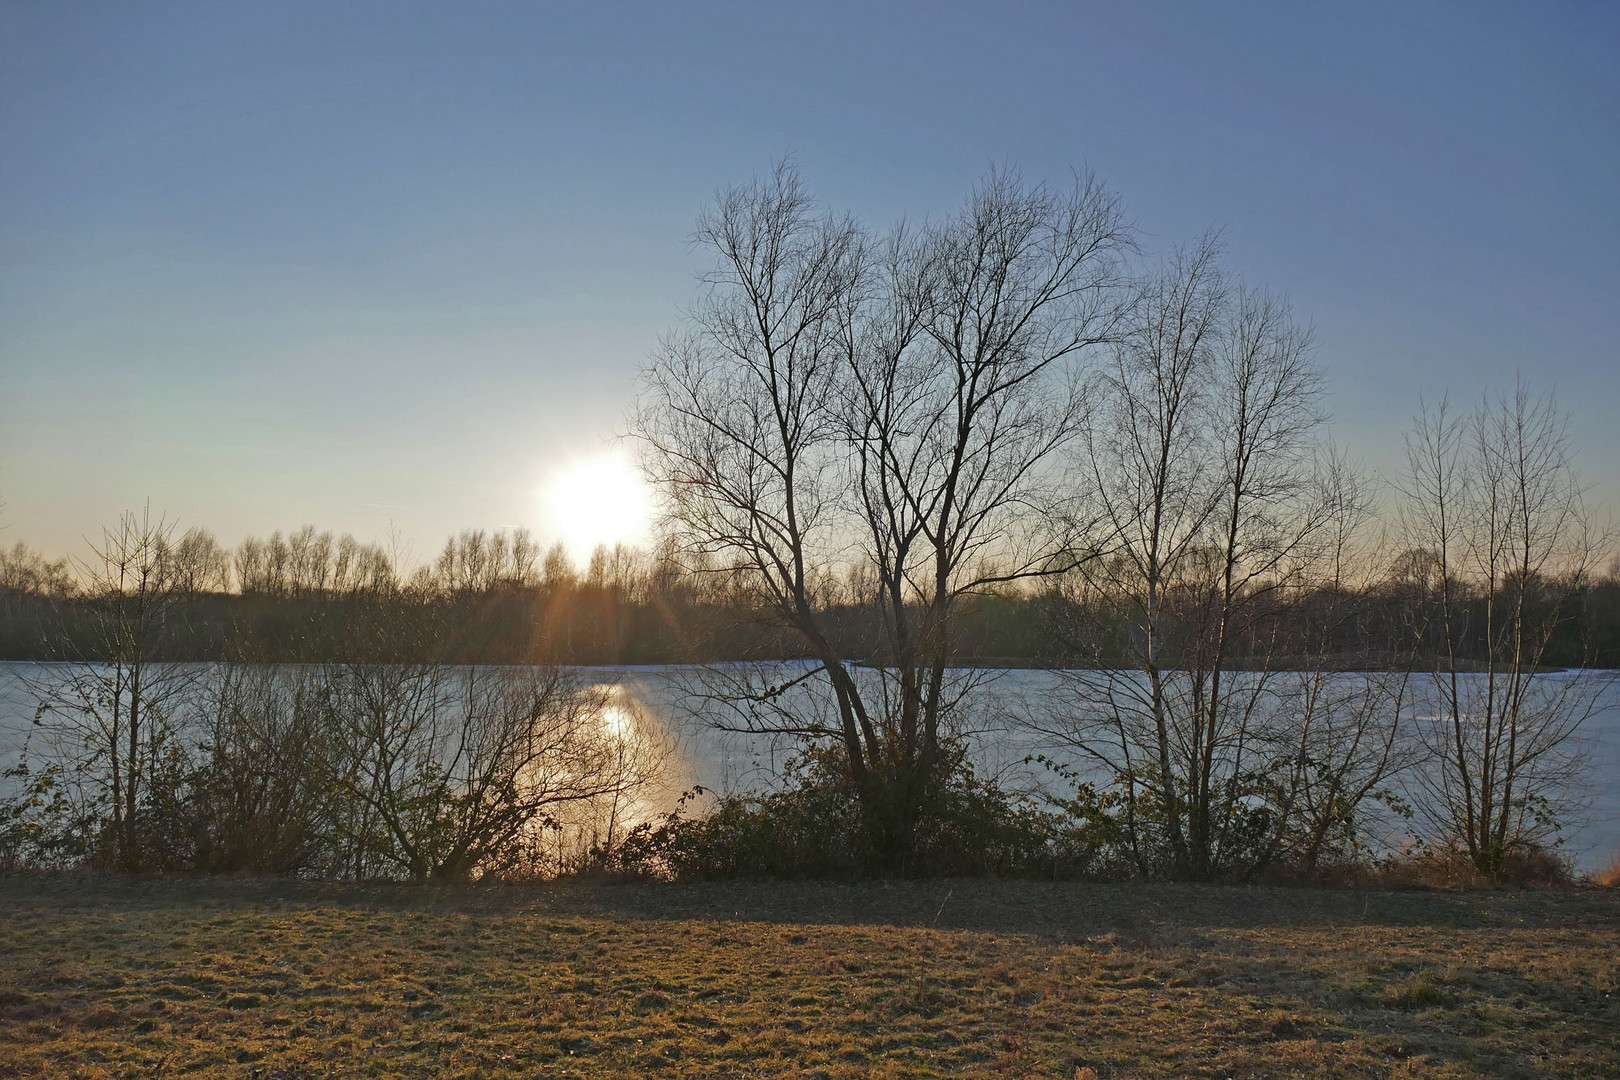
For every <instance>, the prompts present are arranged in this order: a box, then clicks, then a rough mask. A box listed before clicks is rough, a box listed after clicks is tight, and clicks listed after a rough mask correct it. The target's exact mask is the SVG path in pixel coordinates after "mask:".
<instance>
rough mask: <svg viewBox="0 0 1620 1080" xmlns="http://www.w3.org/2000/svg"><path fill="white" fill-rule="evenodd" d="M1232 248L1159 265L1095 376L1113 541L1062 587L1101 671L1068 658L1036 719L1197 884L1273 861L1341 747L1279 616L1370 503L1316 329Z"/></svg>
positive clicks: (1097, 460) (1140, 847)
mask: <svg viewBox="0 0 1620 1080" xmlns="http://www.w3.org/2000/svg"><path fill="white" fill-rule="evenodd" d="M1218 255H1219V252H1218V246H1217V244H1216V242H1215V240H1214V238H1212V237H1207V238H1205V239H1204V240H1203V241H1202V242H1200V243H1199V244H1198V245H1196V246H1194V247H1193V248H1191V249H1188V250H1185V251H1182V252H1179V253H1177V254H1176V255H1175V256H1174V257H1172V259H1171V260H1170V261H1169V263H1168V264H1167V266H1166V267H1165V268H1164V270H1163V271H1162V272H1161V273H1159V274H1157V275H1155V276H1154V277H1152V278H1150V279H1149V280H1148V281H1147V283H1146V284H1145V285H1144V288H1143V292H1142V297H1141V302H1140V304H1139V305H1138V307H1137V309H1136V311H1135V313H1134V316H1133V322H1132V328H1131V332H1130V333H1129V335H1128V336H1127V337H1126V338H1125V339H1124V340H1123V341H1122V342H1121V343H1120V344H1119V345H1118V347H1117V348H1116V349H1115V351H1114V356H1113V359H1112V362H1111V363H1109V364H1108V365H1106V366H1105V367H1104V368H1103V369H1102V370H1101V371H1100V372H1099V373H1098V374H1097V376H1096V377H1095V378H1094V380H1093V381H1092V383H1091V385H1090V386H1089V387H1088V409H1089V412H1088V416H1087V422H1086V423H1085V424H1084V425H1083V427H1082V431H1083V432H1084V445H1083V449H1082V452H1081V454H1080V464H1081V475H1082V477H1083V480H1082V486H1081V503H1082V504H1083V505H1084V506H1086V507H1087V508H1088V509H1092V510H1094V511H1095V512H1096V513H1098V514H1099V515H1100V519H1101V526H1100V528H1099V531H1098V533H1097V535H1096V538H1095V539H1094V541H1093V546H1094V547H1095V548H1096V549H1098V550H1101V551H1103V552H1105V553H1106V554H1105V555H1104V557H1101V558H1097V559H1094V560H1090V561H1088V562H1084V563H1081V564H1079V566H1078V569H1077V570H1076V571H1075V572H1074V573H1073V574H1071V575H1069V577H1068V578H1067V579H1066V580H1065V581H1064V582H1063V583H1062V585H1061V587H1060V588H1059V590H1058V592H1057V596H1056V599H1057V600H1058V605H1057V607H1058V611H1059V614H1060V616H1061V617H1062V619H1063V620H1064V621H1065V622H1066V624H1067V627H1068V635H1069V637H1070V639H1071V641H1072V642H1073V643H1074V644H1075V645H1077V646H1078V647H1080V648H1082V649H1085V650H1087V651H1089V652H1090V653H1091V654H1092V655H1093V657H1094V658H1095V659H1096V660H1097V661H1098V667H1097V668H1096V669H1094V670H1085V671H1077V672H1073V673H1071V674H1070V676H1069V681H1068V692H1067V694H1066V695H1065V696H1066V699H1067V704H1066V705H1065V706H1063V707H1061V708H1060V710H1059V711H1058V713H1057V714H1056V716H1055V717H1054V718H1053V719H1050V720H1044V721H1039V722H1038V726H1039V727H1041V728H1042V730H1044V731H1045V732H1046V733H1047V734H1048V735H1050V736H1052V737H1054V738H1056V739H1057V740H1058V741H1059V743H1060V744H1062V745H1065V746H1067V747H1069V748H1070V749H1073V750H1078V751H1079V752H1080V753H1081V754H1082V755H1084V756H1085V757H1087V758H1089V759H1090V760H1091V761H1093V762H1094V763H1095V764H1096V765H1097V766H1098V767H1099V768H1101V769H1102V771H1103V773H1104V775H1105V776H1106V778H1107V781H1108V784H1109V786H1110V788H1111V789H1112V791H1113V794H1112V795H1111V796H1110V798H1109V799H1108V800H1107V801H1108V804H1109V806H1110V807H1111V808H1112V819H1113V821H1114V824H1115V826H1116V828H1117V829H1118V832H1119V842H1120V844H1121V846H1122V847H1123V848H1124V849H1125V850H1126V851H1127V852H1128V853H1129V858H1130V859H1131V861H1133V862H1134V863H1135V864H1136V867H1137V870H1138V871H1139V872H1140V873H1143V874H1168V875H1171V876H1176V877H1187V878H1196V879H1204V878H1211V877H1224V876H1232V875H1239V876H1242V875H1249V874H1253V873H1257V872H1258V871H1259V870H1260V869H1261V868H1263V866H1264V865H1265V864H1266V863H1267V862H1269V861H1270V860H1272V859H1273V858H1275V857H1276V855H1277V854H1278V853H1279V852H1280V851H1281V850H1282V848H1283V846H1284V833H1283V829H1284V826H1285V823H1287V822H1288V820H1289V818H1290V816H1291V815H1292V814H1293V813H1294V812H1296V811H1297V810H1298V809H1299V804H1298V802H1297V800H1298V798H1299V797H1300V796H1301V794H1302V793H1304V792H1305V791H1306V790H1307V789H1304V788H1302V787H1301V786H1300V785H1301V784H1302V783H1303V781H1304V780H1305V779H1306V777H1307V776H1308V775H1309V774H1310V770H1306V769H1305V762H1306V761H1307V760H1314V761H1316V762H1317V764H1318V766H1320V765H1322V764H1324V763H1325V762H1326V760H1327V759H1325V758H1324V757H1323V756H1322V754H1321V752H1320V748H1319V747H1317V748H1316V749H1315V750H1313V746H1314V745H1315V744H1316V742H1317V739H1318V737H1319V736H1321V735H1324V734H1326V731H1325V726H1326V724H1325V720H1322V719H1320V718H1319V714H1320V711H1321V710H1322V708H1323V707H1324V706H1326V705H1327V704H1328V702H1329V701H1330V699H1331V698H1332V697H1334V696H1335V695H1333V694H1329V693H1328V692H1327V686H1326V684H1325V683H1324V682H1323V681H1322V680H1321V678H1320V676H1318V678H1317V679H1316V680H1315V681H1314V682H1313V681H1311V680H1306V681H1304V682H1303V683H1302V682H1301V679H1300V676H1299V675H1298V674H1296V673H1288V674H1283V673H1282V672H1281V670H1280V669H1281V668H1283V667H1288V666H1295V665H1297V663H1298V661H1299V659H1300V657H1299V656H1298V655H1294V656H1289V655H1287V654H1288V653H1289V651H1290V650H1292V651H1293V652H1295V653H1296V654H1297V653H1298V651H1299V650H1300V649H1301V648H1302V646H1303V644H1304V643H1303V642H1301V641H1299V640H1298V639H1297V637H1296V636H1293V635H1292V631H1291V627H1290V625H1289V622H1288V620H1287V619H1286V618H1285V617H1284V614H1285V612H1286V610H1287V607H1288V604H1289V601H1290V598H1291V597H1296V596H1299V595H1302V594H1303V593H1305V592H1307V591H1308V590H1310V589H1312V588H1315V587H1318V586H1319V585H1320V584H1321V575H1322V573H1323V572H1324V570H1325V569H1330V568H1331V567H1332V566H1333V565H1334V564H1335V558H1336V552H1337V551H1338V550H1339V545H1340V540H1339V538H1340V537H1342V535H1343V533H1344V530H1345V529H1347V528H1351V527H1353V523H1354V521H1355V519H1356V518H1358V517H1359V516H1361V515H1362V514H1363V509H1362V507H1361V506H1360V504H1359V499H1358V498H1357V497H1356V496H1355V495H1353V494H1351V493H1349V492H1348V491H1347V489H1346V486H1345V485H1346V483H1347V478H1346V475H1345V466H1344V465H1343V463H1342V462H1341V461H1337V460H1334V459H1331V458H1324V457H1323V455H1322V454H1320V453H1319V452H1318V446H1317V444H1316V433H1317V431H1318V430H1319V428H1320V426H1321V423H1322V419H1323V418H1322V415H1321V413H1320V411H1319V409H1318V401H1319V398H1320V376H1319V374H1318V372H1317V369H1316V367H1315V365H1314V363H1313V361H1312V348H1311V341H1310V335H1309V333H1308V331H1306V330H1303V329H1302V328H1300V327H1299V326H1298V325H1297V324H1296V323H1295V322H1294V320H1293V318H1292V315H1291V313H1290V311H1289V309H1288V306H1287V305H1286V304H1285V303H1284V302H1282V301H1280V300H1278V299H1276V298H1274V297H1271V296H1268V295H1266V294H1264V293H1262V292H1258V291H1254V290H1250V289H1245V288H1243V287H1242V286H1241V285H1240V284H1238V283H1237V282H1235V281H1234V280H1233V279H1232V278H1231V277H1230V276H1229V275H1228V274H1227V273H1226V272H1224V271H1223V270H1222V269H1221V267H1220V265H1219V258H1218ZM1340 711H1342V710H1339V709H1335V710H1334V712H1335V713H1336V714H1337V713H1339V712H1340ZM1334 741H1335V742H1336V741H1337V740H1336V739H1335V740H1334ZM1358 760H1359V758H1358ZM1344 764H1345V763H1343V762H1340V763H1338V765H1336V766H1333V767H1331V768H1330V770H1329V771H1330V772H1332V773H1335V774H1340V775H1341V778H1342V774H1343V772H1344V769H1343V766H1344ZM1373 772H1374V774H1375V776H1377V777H1378V778H1380V779H1381V777H1382V774H1383V770H1382V769H1374V770H1373ZM1318 775H1319V776H1320V774H1318ZM1375 782H1376V781H1375ZM1368 789H1369V788H1368V785H1367V784H1365V783H1362V784H1360V785H1358V788H1357V790H1358V791H1359V792H1361V793H1363V794H1364V793H1365V790H1368ZM1319 794H1324V795H1325V793H1320V792H1319ZM1340 797H1342V792H1341V793H1340V794H1339V795H1334V796H1333V798H1336V799H1337V798H1340Z"/></svg>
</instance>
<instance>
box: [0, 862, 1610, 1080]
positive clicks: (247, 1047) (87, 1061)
mask: <svg viewBox="0 0 1620 1080" xmlns="http://www.w3.org/2000/svg"><path fill="white" fill-rule="evenodd" d="M0 910H3V911H4V912H5V913H6V914H5V917H4V918H0V958H3V962H0V1075H5V1076H13V1077H54V1076H82V1077H113V1076H156V1075H170V1074H173V1075H180V1074H184V1073H196V1074H206V1075H210V1076H241V1077H258V1078H262V1080H270V1078H277V1080H303V1078H310V1080H313V1078H316V1077H327V1076H355V1075H365V1076H378V1077H446V1078H450V1077H469V1078H470V1077H499V1076H514V1077H516V1076H559V1077H560V1076H591V1077H641V1076H650V1075H659V1076H689V1077H717V1076H720V1077H724V1076H732V1077H742V1076H748V1077H812V1076H814V1077H851V1078H853V1077H873V1076H877V1077H902V1076H945V1075H950V1076H968V1077H1003V1076H1040V1077H1061V1078H1063V1080H1070V1078H1072V1077H1075V1076H1077V1075H1078V1076H1089V1075H1093V1074H1094V1075H1096V1076H1098V1077H1226V1076H1270V1077H1282V1076H1326V1077H1352V1076H1354V1077H1364V1076H1385V1077H1395V1076H1425V1077H1456V1078H1462V1077H1531V1076H1535V1077H1596V1076H1609V1075H1614V1069H1615V1066H1616V1063H1620V981H1617V978H1620V976H1617V974H1616V973H1617V972H1620V890H1615V889H1595V888H1582V889H1574V890H1556V891H1529V892H1499V891H1480V892H1463V893H1441V892H1426V891H1425V892H1381V891H1377V892H1356V891H1325V890H1310V889H1276V888H1255V889H1248V888H1221V887H1198V886H1161V885H1143V884H1129V885H1117V886H1111V885H1089V884H1061V883H1039V882H1028V881H1020V882H996V881H929V882H878V883H868V884H856V885H837V884H802V883H801V884H788V883H730V884H714V885H690V886H672V885H651V884H635V883H630V884H607V883H596V884H590V883H569V884H555V885H545V886H522V887H511V886H509V887H470V888H464V889H459V890H445V889H431V888H421V887H415V888H413V887H409V886H398V885H387V886H384V885H315V884H300V883H295V882H285V881H282V882H270V881H256V880H244V879H219V878H215V879H190V880H178V881H165V880H145V881H125V880H117V879H98V878H85V877H62V878H11V879H0ZM1088 1069H1089V1070H1092V1073H1087V1072H1086V1071H1085V1070H1088Z"/></svg>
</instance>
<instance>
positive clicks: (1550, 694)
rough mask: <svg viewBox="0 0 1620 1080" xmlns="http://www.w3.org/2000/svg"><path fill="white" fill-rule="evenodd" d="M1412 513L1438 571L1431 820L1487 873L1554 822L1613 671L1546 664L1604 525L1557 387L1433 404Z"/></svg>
mask: <svg viewBox="0 0 1620 1080" xmlns="http://www.w3.org/2000/svg"><path fill="white" fill-rule="evenodd" d="M1406 450H1407V461H1408V472H1407V475H1406V477H1405V480H1404V495H1405V501H1404V505H1403V506H1402V515H1401V521H1402V526H1403V528H1404V531H1405V533H1406V537H1407V541H1406V543H1407V546H1408V548H1409V549H1410V550H1412V551H1416V552H1422V553H1424V554H1425V556H1426V558H1425V563H1426V565H1427V566H1428V567H1429V568H1430V572H1429V573H1427V574H1425V575H1424V580H1423V585H1424V586H1426V587H1425V589H1424V591H1423V593H1422V595H1421V596H1420V597H1419V602H1418V603H1417V604H1415V605H1414V608H1413V614H1414V617H1413V630H1414V634H1415V638H1416V641H1417V643H1418V646H1419V647H1420V648H1421V649H1422V650H1423V652H1424V654H1425V660H1426V661H1427V663H1428V666H1429V669H1430V677H1429V679H1428V691H1429V698H1428V703H1429V704H1430V705H1432V707H1433V713H1434V715H1433V717H1432V719H1431V721H1430V722H1429V723H1426V724H1424V725H1423V726H1422V729H1421V730H1422V732H1423V733H1424V735H1425V736H1426V737H1427V739H1428V741H1429V744H1430V746H1431V748H1432V750H1433V751H1434V762H1435V767H1434V768H1433V769H1430V770H1426V771H1424V772H1422V773H1420V774H1419V794H1420V799H1419V805H1420V808H1421V810H1422V811H1423V813H1424V815H1425V818H1426V819H1427V821H1428V823H1429V825H1430V826H1431V827H1432V828H1433V829H1434V830H1435V831H1436V832H1437V833H1438V834H1439V836H1440V838H1441V839H1442V840H1443V841H1444V842H1445V843H1447V844H1451V845H1455V846H1456V847H1457V848H1459V849H1460V850H1461V851H1462V852H1463V853H1465V854H1466V856H1467V857H1468V859H1469V860H1470V861H1471V862H1472V863H1473V865H1474V866H1475V867H1476V868H1477V869H1478V870H1479V871H1480V872H1481V873H1484V874H1487V875H1497V874H1500V873H1502V871H1503V870H1504V868H1505V867H1506V865H1507V863H1508V860H1509V859H1510V858H1511V857H1512V856H1513V855H1515V854H1516V853H1520V852H1523V851H1524V850H1526V849H1527V848H1529V847H1531V846H1534V845H1538V844H1544V843H1546V842H1548V841H1550V840H1551V839H1552V838H1554V837H1555V836H1556V833H1557V829H1558V825H1559V822H1560V819H1561V817H1562V814H1563V812H1564V811H1566V810H1567V809H1568V808H1569V806H1570V796H1571V795H1572V794H1573V791H1572V786H1571V781H1572V780H1573V779H1574V778H1575V776H1576V773H1577V770H1578V766H1579V756H1578V754H1577V746H1576V743H1575V735H1576V733H1577V730H1578V729H1579V727H1580V725H1581V723H1582V722H1583V721H1584V720H1585V719H1586V718H1587V717H1588V716H1589V715H1591V713H1592V711H1593V710H1594V709H1595V708H1596V707H1597V702H1598V696H1599V694H1600V693H1601V691H1602V689H1603V688H1604V687H1605V686H1606V685H1608V684H1609V683H1610V682H1611V681H1612V678H1613V676H1612V674H1603V673H1596V672H1584V671H1581V672H1572V673H1569V674H1567V675H1552V674H1545V673H1543V671H1542V669H1543V667H1544V665H1545V663H1546V662H1547V658H1548V649H1549V647H1550V646H1551V645H1552V643H1553V641H1554V639H1555V636H1556V634H1557V633H1558V631H1559V630H1560V629H1561V628H1563V627H1565V626H1567V625H1568V624H1569V622H1570V621H1571V619H1572V618H1573V616H1574V614H1575V612H1574V610H1573V604H1572V601H1573V600H1574V599H1575V598H1576V597H1577V596H1578V595H1579V594H1580V593H1581V591H1582V590H1584V589H1585V588H1586V587H1587V586H1588V585H1589V584H1590V582H1591V579H1592V577H1593V574H1594V572H1595V571H1596V570H1597V569H1598V567H1599V565H1600V560H1601V557H1602V554H1603V550H1604V547H1605V545H1606V542H1607V540H1608V538H1607V537H1606V536H1604V535H1603V534H1602V533H1601V531H1600V530H1598V529H1597V528H1596V527H1595V526H1594V524H1593V521H1592V518H1591V515H1590V514H1589V513H1588V512H1587V510H1586V508H1585V505H1584V503H1583V501H1582V498H1581V490H1580V485H1579V483H1578V481H1577V479H1576V476H1575V472H1574V468H1573V463H1572V460H1571V450H1570V446H1569V436H1568V421H1567V419H1566V417H1565V416H1564V414H1563V413H1562V412H1561V411H1560V410H1559V409H1558V407H1557V405H1556V403H1555V402H1554V400H1553V399H1552V397H1551V396H1544V397H1537V396H1535V395H1532V394H1531V393H1530V391H1529V390H1528V389H1526V388H1525V387H1524V386H1523V385H1522V384H1521V385H1520V386H1519V387H1518V388H1517V389H1516V391H1515V392H1514V394H1513V396H1512V397H1508V398H1502V399H1498V400H1487V401H1485V402H1483V403H1482V404H1481V405H1480V406H1479V407H1477V408H1476V409H1474V410H1473V411H1472V412H1469V413H1467V414H1463V415H1457V414H1455V413H1454V412H1453V411H1452V410H1451V409H1450V408H1449V406H1448V404H1447V403H1446V402H1444V401H1442V402H1441V403H1440V404H1439V405H1438V406H1435V407H1433V408H1425V409H1424V410H1423V411H1422V412H1421V413H1420V415H1419V416H1418V419H1417V422H1416V426H1415V427H1414V429H1413V431H1412V432H1411V433H1410V434H1409V435H1408V437H1407V443H1406Z"/></svg>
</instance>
